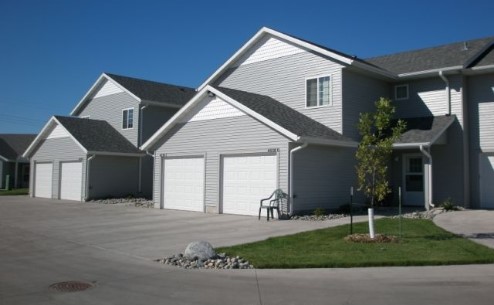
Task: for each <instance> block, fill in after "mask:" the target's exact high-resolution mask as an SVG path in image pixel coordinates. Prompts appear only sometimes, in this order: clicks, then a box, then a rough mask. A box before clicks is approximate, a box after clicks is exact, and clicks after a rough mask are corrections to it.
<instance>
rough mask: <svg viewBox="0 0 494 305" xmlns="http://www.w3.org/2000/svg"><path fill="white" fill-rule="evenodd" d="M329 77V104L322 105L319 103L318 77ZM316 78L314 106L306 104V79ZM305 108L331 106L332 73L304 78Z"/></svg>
mask: <svg viewBox="0 0 494 305" xmlns="http://www.w3.org/2000/svg"><path fill="white" fill-rule="evenodd" d="M326 77H329V84H328V86H329V104H327V105H322V104H319V79H321V78H326ZM312 79H315V80H316V103H317V105H316V106H309V105H307V81H308V80H312ZM304 85H305V109H316V108H322V107H329V106H333V74H323V75H318V76H314V77H306V78H305V84H304Z"/></svg>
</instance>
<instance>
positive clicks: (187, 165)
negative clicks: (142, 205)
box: [163, 157, 204, 212]
mask: <svg viewBox="0 0 494 305" xmlns="http://www.w3.org/2000/svg"><path fill="white" fill-rule="evenodd" d="M163 167H164V179H163V190H164V194H163V199H164V207H165V208H166V209H176V210H187V211H197V212H202V211H204V158H202V157H200V158H199V157H197V158H177V159H165V160H164V166H163Z"/></svg>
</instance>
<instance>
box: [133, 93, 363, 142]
mask: <svg viewBox="0 0 494 305" xmlns="http://www.w3.org/2000/svg"><path fill="white" fill-rule="evenodd" d="M208 97H209V98H210V99H209V100H208V101H207V102H208V103H209V102H211V101H214V100H216V99H215V98H216V97H217V98H219V99H220V100H221V102H222V103H221V104H223V103H227V104H229V105H230V107H233V108H235V109H236V111H239V112H242V113H245V114H246V115H249V116H251V117H253V118H254V119H256V120H258V121H260V122H261V123H264V124H265V125H267V126H269V127H270V128H272V129H273V130H275V131H277V132H279V133H280V134H282V135H284V136H286V137H287V138H288V139H290V140H291V141H294V142H310V143H314V144H325V145H337V146H349V147H356V145H357V144H356V142H354V141H353V140H351V139H349V138H346V137H344V136H343V135H341V134H339V133H338V132H336V131H334V130H332V129H330V128H329V127H327V126H325V125H323V124H321V123H319V122H317V121H315V120H313V119H311V118H309V117H307V116H305V115H303V114H301V113H300V112H298V111H296V110H294V109H292V108H290V107H288V106H286V105H284V104H282V103H280V102H278V101H276V100H274V99H272V98H270V97H268V96H265V95H259V94H254V93H249V92H245V91H239V90H234V89H228V88H214V87H211V86H206V87H204V88H203V89H202V90H201V91H200V92H199V93H198V94H197V95H196V96H195V97H194V98H193V99H192V100H191V101H190V102H189V103H187V105H185V106H184V107H183V108H182V109H180V111H178V112H177V113H176V114H175V115H174V116H173V117H172V118H171V119H170V120H168V122H166V123H165V124H164V125H163V126H162V127H161V128H160V129H159V130H158V131H157V132H156V133H155V134H154V135H153V136H151V137H150V138H149V139H148V140H147V141H146V143H144V144H143V145H142V146H141V149H142V150H150V149H151V148H152V147H153V146H154V145H155V144H156V143H157V142H158V141H159V139H161V138H162V137H163V136H164V135H166V134H167V133H168V132H169V131H170V130H172V128H173V127H174V126H175V125H177V124H179V123H183V122H187V121H190V119H191V118H193V117H195V116H196V115H198V114H200V113H201V111H198V112H194V109H195V108H196V107H201V105H200V103H201V101H202V100H203V99H204V98H208ZM203 107H204V105H203ZM230 107H225V109H229V111H230V116H236V115H237V114H238V112H235V111H234V110H231V108H230ZM204 109H205V108H202V110H204ZM210 119H212V118H210Z"/></svg>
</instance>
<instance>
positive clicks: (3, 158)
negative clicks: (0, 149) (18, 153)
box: [0, 156, 14, 162]
mask: <svg viewBox="0 0 494 305" xmlns="http://www.w3.org/2000/svg"><path fill="white" fill-rule="evenodd" d="M0 160H2V161H4V162H14V161H11V160H9V159H6V158H5V157H3V156H0Z"/></svg>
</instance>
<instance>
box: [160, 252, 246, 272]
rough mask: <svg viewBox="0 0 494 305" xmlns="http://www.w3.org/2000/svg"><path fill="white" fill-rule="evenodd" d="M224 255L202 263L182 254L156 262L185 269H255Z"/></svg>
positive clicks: (239, 259) (236, 258)
mask: <svg viewBox="0 0 494 305" xmlns="http://www.w3.org/2000/svg"><path fill="white" fill-rule="evenodd" d="M222 254H223V255H222V256H220V255H216V256H215V257H213V258H210V259H208V260H205V261H201V260H200V259H199V258H197V257H195V258H192V259H189V258H187V257H185V256H184V255H182V254H176V255H172V256H169V257H165V258H162V259H158V260H156V261H157V262H159V263H162V264H167V265H171V266H175V267H179V268H184V269H254V266H252V265H251V264H250V263H249V262H248V261H247V260H244V259H242V258H240V257H228V256H226V255H225V254H224V253H222Z"/></svg>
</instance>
